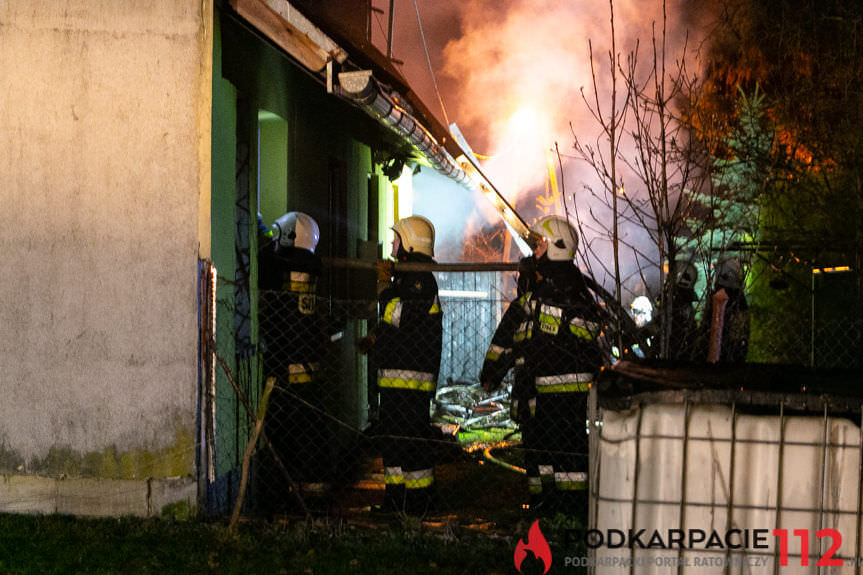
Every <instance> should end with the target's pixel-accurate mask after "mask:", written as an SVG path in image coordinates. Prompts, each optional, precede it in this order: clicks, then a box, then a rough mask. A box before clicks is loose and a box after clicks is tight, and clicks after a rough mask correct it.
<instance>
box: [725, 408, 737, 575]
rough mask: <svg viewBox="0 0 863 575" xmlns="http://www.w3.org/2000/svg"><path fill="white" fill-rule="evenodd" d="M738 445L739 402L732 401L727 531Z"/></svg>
mask: <svg viewBox="0 0 863 575" xmlns="http://www.w3.org/2000/svg"><path fill="white" fill-rule="evenodd" d="M736 447H737V402H732V403H731V471H730V477H729V480H728V515H727V516H726V517H725V532H726V533H728V532H729V531H730V530H731V524H732V517H733V515H734V459H735V458H734V455H735V451H736ZM725 563H726V565H729V564H731V548H730V547H728V548H727V549H726V550H725Z"/></svg>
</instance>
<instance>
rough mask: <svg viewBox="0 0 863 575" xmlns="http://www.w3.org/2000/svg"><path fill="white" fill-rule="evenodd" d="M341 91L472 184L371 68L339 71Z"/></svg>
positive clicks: (450, 175) (436, 163)
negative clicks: (378, 80)
mask: <svg viewBox="0 0 863 575" xmlns="http://www.w3.org/2000/svg"><path fill="white" fill-rule="evenodd" d="M339 85H340V86H341V93H342V95H344V96H347V97H348V98H349V99H350V100H351V101H353V102H354V103H355V104H356V105H358V106H359V107H361V108H363V109H364V110H365V111H366V113H368V114H369V115H371V116H372V117H374V118H376V119H377V120H378V121H380V122H381V123H383V124H385V125H386V126H388V127H389V128H391V129H392V130H393V131H395V132H396V133H397V134H399V135H400V136H402V137H403V138H405V139H406V140H408V141H409V142H410V143H411V145H413V146H414V147H415V148H416V149H417V150H419V151H420V152H421V153H422V155H423V156H425V157H426V159H427V160H428V162H429V164H431V165H432V167H434V169H436V170H437V171H438V172H440V173H441V174H443V175H445V176H447V177H448V178H452V179H453V180H455V181H456V182H458V183H460V184H464V185H468V186H469V185H470V183H471V182H470V179H469V178H468V176H467V174H465V173H464V171H463V170H462V169H461V168H460V167H459V166H458V164H456V162H455V160H454V159H453V157H452V156H451V155H450V154H449V152H447V151H446V149H445V148H444V147H443V146H441V145H440V144H439V143H438V142H437V140H435V138H434V136H432V135H431V134H430V133H429V131H428V130H426V128H425V127H424V126H423V125H422V124H420V123H419V121H417V119H416V118H414V117H413V116H411V115H410V113H408V111H407V110H405V109H404V108H402V107H401V106H399V105H398V104H397V103H396V102H395V101H394V100H393V98H392V97H391V96H389V95H388V94H386V93H385V92H384V91H383V89H382V88H381V87H380V85H379V84H378V82H377V80H375V78H374V77H373V76H372V72H371V70H360V71H357V72H342V73H340V74H339Z"/></svg>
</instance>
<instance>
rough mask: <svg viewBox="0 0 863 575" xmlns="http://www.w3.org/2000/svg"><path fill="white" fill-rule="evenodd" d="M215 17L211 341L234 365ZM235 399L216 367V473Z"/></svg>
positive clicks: (227, 123) (225, 130)
mask: <svg viewBox="0 0 863 575" xmlns="http://www.w3.org/2000/svg"><path fill="white" fill-rule="evenodd" d="M221 32H222V30H221V26H220V22H219V19H218V18H216V19H215V23H214V41H213V148H212V150H213V156H212V167H213V172H212V186H213V189H212V212H211V216H212V258H213V263H214V264H215V266H216V269H217V270H218V274H219V276H218V279H219V282H218V288H217V293H216V297H217V308H216V345H217V348H218V350H219V353H220V354H221V356H222V357H223V358H224V359H225V360H226V361H227V362H228V364H229V365H230V367H231V369H232V370H236V361H235V341H234V318H233V300H234V286H233V277H234V268H235V266H236V257H235V250H234V222H235V218H236V208H235V203H236V190H235V166H236V149H237V91H236V89H235V88H234V86H233V85H232V84H231V83H230V82H229V81H227V80H225V79H224V78H223V77H222V66H221V62H222V58H221V47H222V34H221ZM235 413H236V401H235V399H234V393H233V391H232V387H231V384H230V382H229V381H228V379H227V376H226V375H225V373H224V371H223V370H222V369H221V368H219V367H217V368H216V447H217V449H218V451H217V452H216V474H217V475H220V474H223V473H225V472H226V471H228V470H230V469H231V468H232V467H233V466H234V462H235V461H236V457H235V453H234V446H233V443H234V442H233V441H232V440H231V439H230V438H231V437H232V435H233V433H234V431H235V429H236V423H235V421H236V418H235Z"/></svg>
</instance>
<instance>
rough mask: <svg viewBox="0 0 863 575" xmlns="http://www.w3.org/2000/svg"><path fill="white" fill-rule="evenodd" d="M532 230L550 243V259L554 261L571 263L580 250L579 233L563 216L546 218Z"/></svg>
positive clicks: (548, 253) (548, 252)
mask: <svg viewBox="0 0 863 575" xmlns="http://www.w3.org/2000/svg"><path fill="white" fill-rule="evenodd" d="M531 230H532V231H533V232H535V233H537V234H539V235H541V236H542V237H544V238H545V239H546V241H547V242H548V251H547V252H546V254H547V255H548V259H550V260H552V261H571V260H572V259H573V258H574V257H575V252H576V250H578V232H576V231H575V228H574V227H573V226H572V224H570V223H569V220H567V219H566V218H564V217H561V216H545V217H544V218H542V219H541V220H539V222H537V223H536V224H535V225H534V226H533V228H531Z"/></svg>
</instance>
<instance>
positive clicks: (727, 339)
mask: <svg viewBox="0 0 863 575" xmlns="http://www.w3.org/2000/svg"><path fill="white" fill-rule="evenodd" d="M720 308H722V313H719V311H720ZM714 310H716V313H714ZM714 316H716V317H714ZM701 331H702V333H703V334H704V335H705V337H706V338H707V340H708V348H709V350H710V352H714V351H715V353H710V352H709V353H708V361H711V362H714V361H719V362H723V363H725V362H731V363H736V362H744V361H746V354H747V352H748V351H749V305H748V304H747V302H746V296H745V295H744V293H743V266H742V264H741V263H740V258H737V257H733V256H727V257H723V258H722V259H720V260H719V262H718V264H717V266H716V275H715V276H714V278H713V291H712V293H711V297H709V298H708V300H707V305H706V309H705V312H704V317H703V319H702V328H701Z"/></svg>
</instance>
